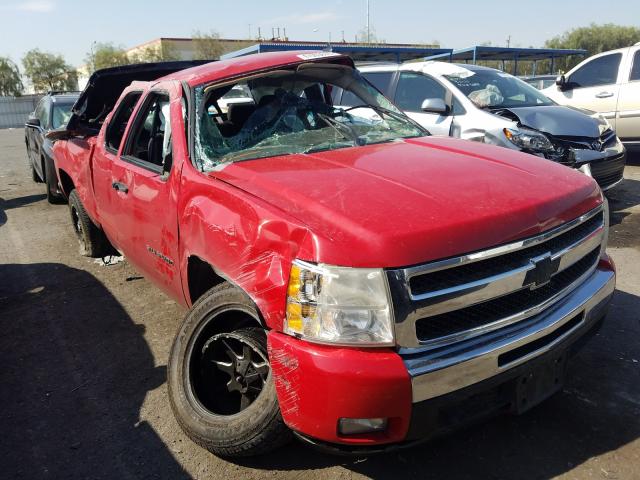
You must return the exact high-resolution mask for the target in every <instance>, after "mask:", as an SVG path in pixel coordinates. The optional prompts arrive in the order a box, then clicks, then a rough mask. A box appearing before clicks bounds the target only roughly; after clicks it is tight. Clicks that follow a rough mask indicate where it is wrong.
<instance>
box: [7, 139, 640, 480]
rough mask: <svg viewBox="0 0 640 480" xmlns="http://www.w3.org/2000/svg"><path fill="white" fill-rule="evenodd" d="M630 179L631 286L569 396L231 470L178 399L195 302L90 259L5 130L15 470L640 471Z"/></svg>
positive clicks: (620, 204) (637, 244)
mask: <svg viewBox="0 0 640 480" xmlns="http://www.w3.org/2000/svg"><path fill="white" fill-rule="evenodd" d="M634 162H635V163H636V165H638V164H640V162H638V159H637V158H636V159H635V160H634ZM625 176H626V178H627V180H626V182H625V183H624V184H623V186H621V187H619V188H618V189H617V190H616V191H615V192H613V193H612V194H611V206H612V229H611V240H610V247H611V248H610V251H611V253H612V254H613V256H614V259H615V260H616V262H617V265H618V269H619V270H618V271H619V277H618V292H617V294H616V296H615V299H614V301H613V305H612V308H611V311H610V314H609V318H608V322H607V323H606V324H605V326H604V328H603V329H602V330H601V332H600V334H599V335H598V336H597V337H595V339H594V340H592V341H591V343H589V344H588V345H587V346H586V347H585V349H584V350H583V351H582V353H581V354H580V355H579V356H577V357H576V358H575V359H574V361H573V364H572V367H571V371H570V373H571V375H570V377H569V380H568V383H567V385H566V387H565V389H564V390H563V391H562V392H561V393H559V394H558V395H556V396H555V397H553V398H551V399H550V400H548V401H547V402H545V403H544V404H542V405H541V406H539V407H538V408H536V409H534V410H532V411H530V412H529V413H527V414H525V415H524V416H521V417H503V418H498V419H495V420H493V421H490V422H488V423H484V424H482V425H479V426H476V427H473V428H470V429H467V430H465V431H462V432H459V433H457V434H455V435H452V436H449V437H447V438H444V439H440V440H437V441H433V442H431V443H428V444H424V445H422V446H420V447H416V448H414V449H412V450H405V451H402V452H400V453H394V454H389V455H384V456H372V457H361V458H344V457H332V456H328V455H324V454H321V453H318V452H316V451H314V450H311V449H310V448H308V447H306V446H303V445H302V444H299V443H293V444H291V445H290V446H288V447H286V448H284V449H282V450H281V451H279V452H276V453H275V454H272V455H270V456H268V457H265V458H259V459H256V460H250V461H243V462H240V463H229V462H226V461H223V460H221V459H219V458H216V457H214V456H213V455H211V454H209V453H208V452H206V451H204V450H202V449H200V448H199V447H197V446H196V445H194V444H192V443H191V442H190V441H189V440H188V439H187V438H186V437H185V436H184V435H183V434H182V432H181V431H180V429H179V428H178V425H177V424H176V422H175V420H174V419H173V416H172V414H171V411H170V408H169V404H168V400H167V391H166V371H165V366H166V362H167V355H168V352H169V347H170V344H171V341H172V338H173V334H174V332H175V331H176V328H177V326H178V324H179V322H180V320H181V318H182V316H183V314H184V312H183V311H182V309H181V308H180V307H179V306H178V305H176V303H175V302H173V301H172V300H170V299H169V298H167V297H166V296H164V295H163V294H162V293H160V291H159V290H157V289H156V288H155V287H154V286H152V285H151V284H150V283H148V282H147V281H146V280H144V279H143V278H141V277H140V276H139V275H138V273H136V272H135V271H134V270H133V269H132V268H131V267H130V266H129V265H128V264H127V263H126V262H124V263H119V264H116V265H111V266H104V265H100V264H98V263H96V262H95V261H94V260H92V259H87V258H83V257H81V256H79V255H78V252H77V250H78V249H77V245H76V240H75V238H74V237H73V234H72V231H71V227H70V224H69V218H68V212H67V208H66V206H53V205H48V204H47V203H46V200H45V196H44V188H43V186H42V185H41V184H34V183H33V182H32V181H31V179H30V175H29V172H28V170H27V164H26V155H25V149H24V142H23V132H22V131H21V130H2V131H0V327H1V329H2V330H1V332H2V333H1V334H0V432H1V434H0V452H2V454H1V455H0V477H2V478H29V479H32V478H56V479H57V478H118V479H126V478H214V479H215V478H223V479H227V480H228V479H234V478H263V477H268V478H352V477H354V478H356V477H357V478H361V477H371V478H427V477H428V478H455V479H466V478H473V479H477V478H490V479H496V478H517V479H534V478H552V477H561V478H576V479H584V478H606V479H631V478H640V342H639V338H640V337H639V335H640V320H639V318H640V313H639V312H640V167H638V166H628V167H627V170H626V173H625Z"/></svg>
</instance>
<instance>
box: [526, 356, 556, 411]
mask: <svg viewBox="0 0 640 480" xmlns="http://www.w3.org/2000/svg"><path fill="white" fill-rule="evenodd" d="M566 357H567V355H566V354H564V353H563V354H561V355H557V356H555V357H553V358H551V359H549V360H546V361H545V362H542V363H540V364H538V365H536V366H535V367H533V368H532V369H531V370H529V371H528V372H527V373H525V374H523V375H520V376H519V377H518V378H517V379H516V391H515V401H514V403H515V405H514V406H515V411H516V413H518V414H520V413H524V412H526V411H527V410H529V409H530V408H532V407H534V406H536V405H537V404H539V403H540V402H542V401H544V400H546V399H547V398H549V397H550V396H551V395H553V394H554V393H556V392H557V391H559V390H560V389H561V388H562V385H563V384H564V378H565V371H566V365H567V358H566Z"/></svg>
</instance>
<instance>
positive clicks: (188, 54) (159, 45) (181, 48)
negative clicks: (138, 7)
mask: <svg viewBox="0 0 640 480" xmlns="http://www.w3.org/2000/svg"><path fill="white" fill-rule="evenodd" d="M218 41H219V42H220V45H221V47H222V53H227V52H233V51H234V50H239V49H241V48H245V47H248V46H249V45H251V44H253V43H255V42H254V41H253V40H243V39H235V38H221V39H219V40H218ZM149 50H151V51H154V52H156V53H161V52H162V53H171V55H172V56H175V57H176V59H178V60H193V57H194V54H195V52H196V45H195V42H194V40H193V38H169V37H161V38H156V39H154V40H151V41H149V42H145V43H143V44H141V45H136V46H135V47H132V48H129V49H127V51H126V52H127V55H128V56H129V57H130V58H136V57H139V56H141V55H143V54H144V53H145V52H147V51H149Z"/></svg>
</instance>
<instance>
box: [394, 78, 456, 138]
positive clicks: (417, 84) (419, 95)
mask: <svg viewBox="0 0 640 480" xmlns="http://www.w3.org/2000/svg"><path fill="white" fill-rule="evenodd" d="M447 97H450V95H448V91H447V89H446V88H445V87H444V86H443V85H442V84H440V83H439V82H438V81H437V80H435V79H434V78H432V77H430V76H428V75H425V74H423V73H420V72H400V77H399V78H398V85H397V87H396V91H395V95H394V98H393V100H394V103H395V104H396V105H397V106H398V108H400V109H401V110H403V111H404V112H405V113H406V114H407V115H408V116H409V117H411V118H412V119H414V120H415V121H416V122H418V123H419V124H420V125H422V126H423V127H424V128H426V129H427V130H429V132H430V133H431V135H442V136H449V133H450V132H451V122H452V120H453V116H452V115H450V112H445V113H443V114H438V113H427V112H424V111H423V110H422V108H421V107H422V102H424V100H427V99H441V100H442V101H443V102H444V103H445V104H447V103H448V102H447Z"/></svg>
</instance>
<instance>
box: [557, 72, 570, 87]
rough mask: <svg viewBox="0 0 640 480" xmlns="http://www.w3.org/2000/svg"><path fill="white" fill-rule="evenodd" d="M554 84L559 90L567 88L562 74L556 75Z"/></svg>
mask: <svg viewBox="0 0 640 480" xmlns="http://www.w3.org/2000/svg"><path fill="white" fill-rule="evenodd" d="M556 85H557V87H558V88H559V89H560V90H565V89H566V88H567V79H566V78H565V76H564V75H558V76H557V77H556Z"/></svg>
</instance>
